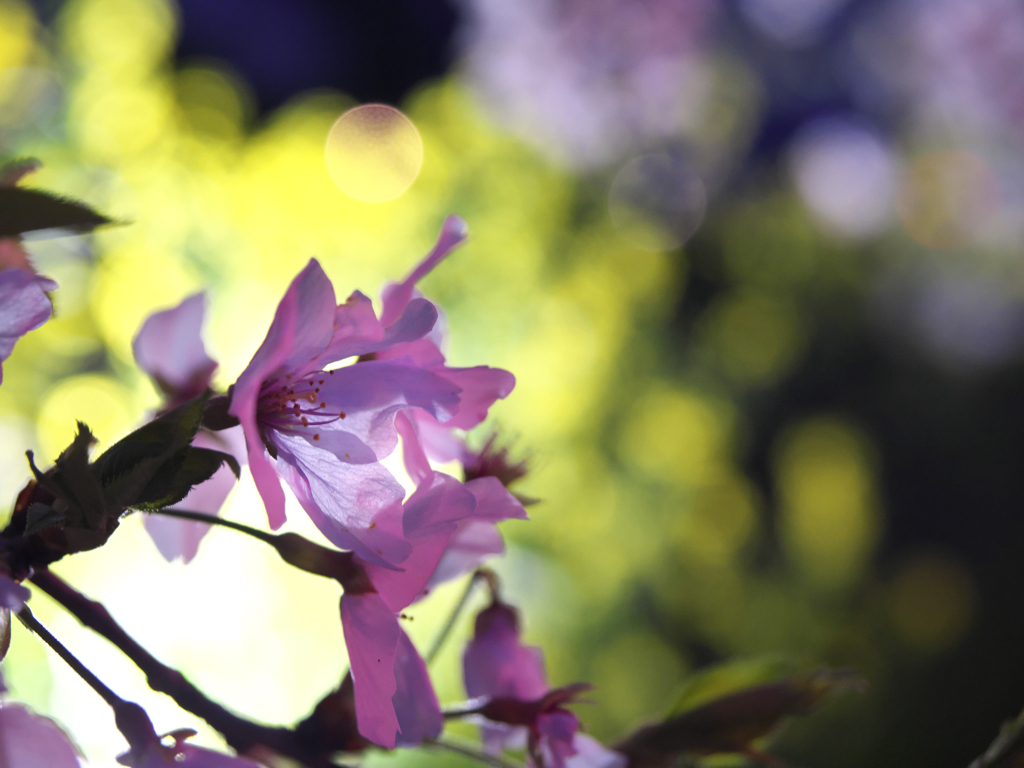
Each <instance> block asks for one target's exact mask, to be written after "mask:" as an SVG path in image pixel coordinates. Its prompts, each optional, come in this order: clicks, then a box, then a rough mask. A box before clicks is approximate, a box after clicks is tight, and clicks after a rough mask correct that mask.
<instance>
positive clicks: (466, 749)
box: [423, 739, 523, 768]
mask: <svg viewBox="0 0 1024 768" xmlns="http://www.w3.org/2000/svg"><path fill="white" fill-rule="evenodd" d="M423 744H424V746H427V747H435V748H439V749H447V750H448V751H449V752H455V753H456V754H459V755H462V756H464V757H469V758H472V759H473V760H476V761H477V762H480V763H483V764H484V765H490V766H492V768H523V765H522V763H517V762H515V761H513V760H506V759H505V758H504V757H502V756H501V755H488V754H487V753H486V752H482V751H481V750H479V749H476V748H475V747H472V746H470V745H468V744H460V743H459V742H457V741H452V740H450V739H445V740H444V741H441V740H440V739H437V740H434V739H427V740H426V741H424V742H423Z"/></svg>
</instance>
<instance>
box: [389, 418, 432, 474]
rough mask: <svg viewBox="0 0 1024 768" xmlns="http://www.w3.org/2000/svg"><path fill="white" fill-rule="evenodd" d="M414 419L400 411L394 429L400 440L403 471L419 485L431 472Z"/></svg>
mask: <svg viewBox="0 0 1024 768" xmlns="http://www.w3.org/2000/svg"><path fill="white" fill-rule="evenodd" d="M414 418H415V417H412V418H410V414H409V413H407V412H406V411H402V412H401V413H399V414H398V415H397V416H395V428H396V429H397V430H398V434H399V435H400V436H401V438H402V461H403V462H404V463H405V471H406V472H408V473H409V477H410V478H412V481H413V482H414V483H416V484H417V485H419V484H420V483H421V482H423V481H424V480H425V479H426V478H427V476H428V475H429V474H430V473H431V471H432V470H431V469H430V461H429V460H428V459H427V454H426V453H424V452H423V448H422V446H421V445H420V440H419V436H418V435H417V433H416V425H415V421H414V420H413V419H414Z"/></svg>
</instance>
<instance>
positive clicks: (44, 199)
mask: <svg viewBox="0 0 1024 768" xmlns="http://www.w3.org/2000/svg"><path fill="white" fill-rule="evenodd" d="M111 223H113V222H112V221H111V220H110V219H108V218H107V217H106V216H103V215H102V214H99V213H97V212H96V211H94V210H93V209H92V208H90V207H89V206H87V205H86V204H85V203H80V202H78V201H76V200H69V199H66V198H62V197H58V196H57V195H53V194H50V193H49V192H42V191H40V190H37V189H23V188H21V187H0V237H16V236H18V235H21V234H22V233H25V232H35V231H38V230H41V229H70V230H73V231H75V232H88V231H90V230H93V229H95V228H96V227H99V226H101V225H103V224H111Z"/></svg>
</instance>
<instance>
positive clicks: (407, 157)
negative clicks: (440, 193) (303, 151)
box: [326, 104, 423, 203]
mask: <svg viewBox="0 0 1024 768" xmlns="http://www.w3.org/2000/svg"><path fill="white" fill-rule="evenodd" d="M326 157H327V170H328V172H329V173H330V174H331V178H332V179H333V180H334V183H335V184H337V185H338V186H339V187H340V188H341V189H342V190H343V191H344V192H345V193H346V194H348V195H350V196H352V197H354V198H355V199H356V200H360V201H362V202H364V203H383V202H385V201H387V200H393V199H395V198H396V197H398V196H399V195H401V194H402V193H403V192H405V190H407V189H408V188H409V186H410V185H411V184H412V183H413V182H414V181H415V180H416V177H417V176H418V175H419V172H420V166H422V165H423V140H422V139H421V138H420V134H419V131H417V130H416V126H415V125H413V123H412V121H411V120H410V119H409V118H407V117H406V116H405V115H403V114H402V113H401V112H399V111H398V110H397V109H395V108H394V107H389V106H387V105H386V104H364V105H362V106H359V107H355V108H354V109H350V110H349V111H348V112H346V113H345V114H343V115H342V116H341V117H339V118H338V120H337V122H335V123H334V125H333V126H332V127H331V131H330V133H328V134H327V153H326Z"/></svg>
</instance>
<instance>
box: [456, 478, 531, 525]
mask: <svg viewBox="0 0 1024 768" xmlns="http://www.w3.org/2000/svg"><path fill="white" fill-rule="evenodd" d="M466 488H468V489H469V492H470V493H472V494H473V496H474V498H476V511H475V512H474V513H473V517H474V518H475V519H478V520H492V521H495V522H497V521H499V520H510V519H512V518H517V519H519V520H527V519H529V516H528V515H527V514H526V510H525V509H524V508H523V504H522V502H521V501H519V499H517V498H516V497H515V496H513V495H512V494H511V493H509V491H508V488H506V487H505V486H504V485H502V484H501V481H500V480H499V479H498V478H496V477H478V478H477V479H476V480H470V481H469V482H468V483H466Z"/></svg>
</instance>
